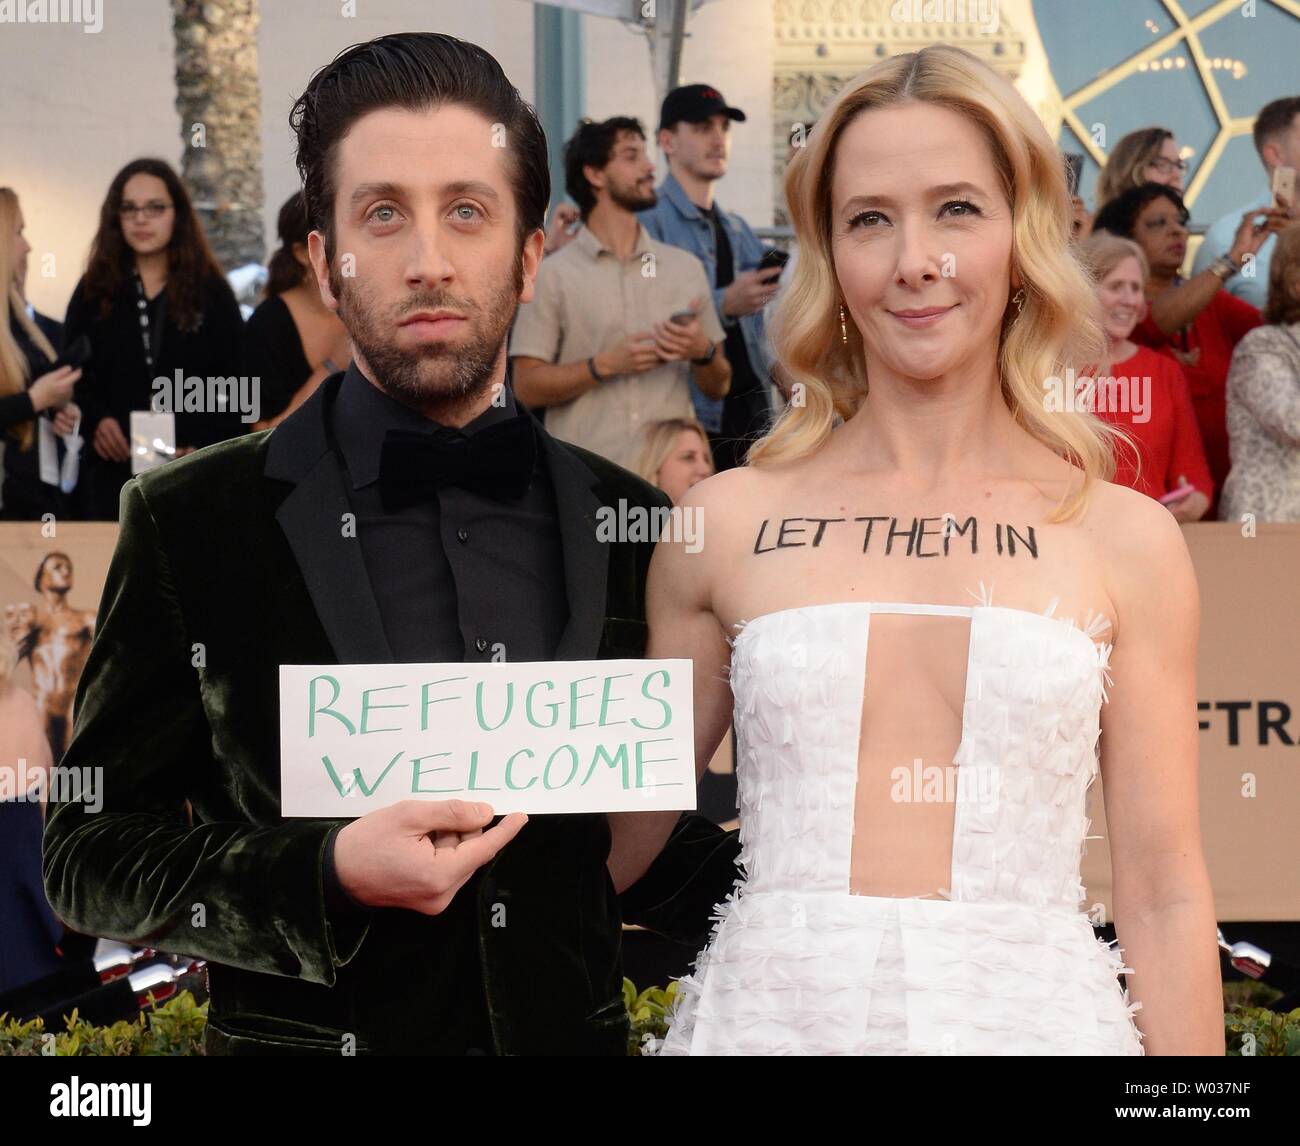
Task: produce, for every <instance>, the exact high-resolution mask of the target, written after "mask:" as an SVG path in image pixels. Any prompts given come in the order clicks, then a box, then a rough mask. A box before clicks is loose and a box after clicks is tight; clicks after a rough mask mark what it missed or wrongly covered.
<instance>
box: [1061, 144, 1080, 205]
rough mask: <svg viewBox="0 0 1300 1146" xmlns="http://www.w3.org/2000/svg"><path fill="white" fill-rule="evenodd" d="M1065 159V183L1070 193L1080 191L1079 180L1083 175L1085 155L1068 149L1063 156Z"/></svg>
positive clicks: (1075, 193) (1072, 194)
mask: <svg viewBox="0 0 1300 1146" xmlns="http://www.w3.org/2000/svg"><path fill="white" fill-rule="evenodd" d="M1062 158H1064V160H1065V183H1066V186H1067V187H1068V188H1069V191H1070V195H1071V196H1074V195H1077V194H1078V193H1079V180H1080V178H1081V177H1082V176H1083V156H1082V155H1080V154H1079V153H1078V152H1076V151H1067V152H1065V153H1064V155H1063V156H1062Z"/></svg>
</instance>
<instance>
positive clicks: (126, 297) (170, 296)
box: [63, 159, 255, 521]
mask: <svg viewBox="0 0 1300 1146" xmlns="http://www.w3.org/2000/svg"><path fill="white" fill-rule="evenodd" d="M243 325H244V323H243V316H242V315H241V314H240V311H239V305H238V303H237V302H236V301H235V296H234V293H233V292H232V291H231V289H230V286H229V284H228V283H227V282H226V280H225V277H224V276H223V275H222V273H221V268H220V267H219V266H218V265H217V262H216V260H215V259H214V258H213V255H212V251H211V250H210V249H209V247H208V243H207V239H206V238H205V237H204V234H203V228H202V225H201V224H200V222H199V219H198V216H197V215H196V214H195V213H194V208H193V206H192V205H191V203H190V197H189V194H188V193H187V192H186V190H185V187H184V184H182V183H181V181H180V178H179V177H178V176H177V175H176V173H175V172H174V171H173V170H172V169H171V167H170V166H169V165H168V164H166V163H164V162H163V161H162V160H161V159H137V160H134V161H133V162H131V163H128V164H127V165H126V166H125V167H124V168H122V170H121V171H119V172H118V173H117V175H116V176H115V177H114V179H113V182H112V184H111V186H110V187H109V189H108V195H107V197H106V198H105V199H104V204H103V207H102V208H101V210H100V218H99V230H98V232H97V233H96V235H95V239H94V243H93V244H92V246H91V251H90V260H89V264H88V266H87V268H86V273H85V275H84V276H83V278H82V279H81V281H80V282H79V283H78V284H77V286H76V289H75V290H74V291H73V293H72V299H71V301H70V302H69V303H68V314H67V320H66V322H65V323H64V331H63V338H64V345H65V346H70V345H71V344H72V343H73V342H74V341H75V340H76V339H77V337H78V336H79V335H81V334H87V335H89V337H90V341H91V344H92V348H93V349H92V351H91V356H90V359H89V361H88V362H87V363H86V365H85V367H84V368H83V369H84V373H83V377H82V379H81V382H80V383H79V385H78V386H77V401H78V403H79V404H80V406H81V408H82V411H83V427H82V435H83V436H84V437H85V438H86V441H87V448H86V450H85V451H84V454H85V459H84V464H83V467H82V468H83V473H82V480H81V482H80V484H79V487H78V488H79V490H80V491H81V498H80V504H81V509H82V512H83V515H84V516H85V517H86V518H87V519H89V520H93V521H116V520H117V509H118V496H119V494H120V492H121V489H122V485H123V483H124V482H125V481H126V480H127V478H128V477H130V476H131V464H130V463H131V447H130V445H129V443H128V437H129V435H130V426H131V413H132V411H148V410H152V409H163V410H170V411H171V412H173V413H174V414H175V416H176V422H175V425H176V442H175V446H176V453H177V455H178V456H179V455H183V454H187V453H190V452H191V451H192V450H194V449H197V448H199V447H201V446H206V445H210V444H211V443H213V442H219V441H222V440H224V439H226V438H231V437H234V436H236V435H238V434H241V433H243V432H245V431H246V430H247V428H248V424H247V423H251V422H252V421H253V420H255V419H254V418H252V417H249V418H248V419H247V422H246V421H245V420H244V417H243V415H244V414H245V413H247V411H243V410H241V409H240V404H239V403H238V402H237V401H233V400H230V398H229V395H228V392H227V391H226V390H224V389H220V390H218V391H217V396H218V397H220V398H222V399H223V400H222V401H220V402H218V401H213V400H212V397H213V393H214V387H213V386H212V385H211V380H213V379H234V380H236V382H238V380H240V379H241V378H242V377H243V375H244V355H243ZM178 376H179V378H180V379H182V380H183V381H184V382H186V383H188V381H189V380H191V379H198V380H199V381H200V383H202V385H200V386H196V387H193V388H192V393H193V394H197V395H198V400H196V401H191V395H190V394H182V399H183V400H182V402H181V403H180V404H178V403H177V402H176V401H175V398H176V388H175V386H174V383H175V380H176V378H177V377H178ZM239 392H240V391H239V390H236V393H239ZM156 400H158V404H155V401H156Z"/></svg>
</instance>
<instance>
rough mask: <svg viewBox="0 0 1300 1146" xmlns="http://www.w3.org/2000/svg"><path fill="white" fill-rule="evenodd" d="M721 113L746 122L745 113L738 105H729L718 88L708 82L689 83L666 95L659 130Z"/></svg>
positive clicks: (700, 121) (701, 120) (702, 120)
mask: <svg viewBox="0 0 1300 1146" xmlns="http://www.w3.org/2000/svg"><path fill="white" fill-rule="evenodd" d="M719 114H721V115H725V116H726V117H727V118H728V119H734V120H736V122H737V123H744V122H745V113H744V112H743V111H741V110H740V108H738V107H728V106H727V101H726V100H725V99H723V98H722V93H721V92H720V91H718V89H717V88H715V87H711V86H710V85H708V84H687V85H686V86H685V87H681V88H673V90H672V91H670V92H669V93H668V94H667V95H666V96H664V105H663V107H662V108H661V109H660V111H659V130H660V131H663V130H664V129H665V128H669V127H672V126H673V125H674V124H678V123H681V121H682V120H685V121H686V122H687V123H703V122H704V121H705V120H706V119H708V118H710V117H711V116H715V115H719Z"/></svg>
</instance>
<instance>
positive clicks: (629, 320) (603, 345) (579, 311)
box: [509, 117, 731, 469]
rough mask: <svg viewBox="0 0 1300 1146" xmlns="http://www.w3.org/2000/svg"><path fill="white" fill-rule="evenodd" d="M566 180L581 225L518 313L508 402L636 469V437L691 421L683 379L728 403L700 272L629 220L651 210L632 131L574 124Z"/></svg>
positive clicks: (720, 337) (725, 367)
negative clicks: (512, 397) (673, 421)
mask: <svg viewBox="0 0 1300 1146" xmlns="http://www.w3.org/2000/svg"><path fill="white" fill-rule="evenodd" d="M565 175H566V186H567V189H568V192H569V194H570V195H571V196H572V197H573V199H574V201H575V202H576V203H577V204H578V209H579V211H580V213H581V215H582V220H583V225H582V227H581V229H580V230H579V231H578V233H577V236H576V237H575V238H574V239H573V240H572V241H570V242H569V243H567V244H566V245H565V246H564V248H563V249H562V250H560V251H558V252H556V253H555V254H553V255H550V256H549V257H548V258H547V259H546V261H545V262H544V263H543V264H542V267H541V270H540V272H539V273H538V276H537V281H536V285H535V288H534V295H533V299H532V301H531V302H526V303H521V304H520V306H519V312H518V314H517V316H516V318H515V325H514V329H513V330H512V332H511V336H510V351H509V353H510V357H511V361H512V363H513V375H512V379H513V383H514V391H515V394H516V396H517V397H518V398H519V399H520V400H521V401H522V402H524V403H526V404H527V405H529V406H532V407H535V408H536V407H545V408H546V428H547V430H548V431H550V433H551V434H553V435H554V436H555V437H557V438H562V439H563V440H564V441H567V442H572V443H574V444H575V445H579V446H583V447H584V448H586V449H589V450H592V451H593V452H595V453H598V454H601V455H602V456H603V457H606V458H609V459H610V460H611V461H614V462H617V463H618V464H619V465H621V466H625V467H627V468H628V469H635V468H636V465H637V461H638V459H639V457H640V454H641V449H642V446H643V445H644V440H645V430H646V427H648V426H650V425H652V424H653V423H655V422H660V421H663V420H665V419H667V418H693V417H694V406H693V404H692V402H691V392H690V387H691V385H692V379H693V382H694V385H697V386H699V387H700V389H701V390H702V391H703V392H704V393H705V394H707V395H708V396H709V397H712V398H721V397H723V396H724V395H725V394H726V393H727V390H728V388H729V387H730V385H731V367H730V365H729V364H728V362H727V356H726V354H725V352H724V347H723V343H724V342H725V339H726V335H725V333H724V332H723V329H722V323H721V321H720V320H719V319H718V314H717V311H716V310H715V309H714V305H713V292H712V290H711V289H710V284H709V281H708V277H707V275H706V273H705V270H704V264H703V263H701V262H700V260H699V259H697V258H696V257H695V256H694V255H693V254H691V253H690V252H689V251H685V250H682V249H681V248H680V247H673V246H669V245H668V244H667V243H661V242H658V241H657V240H655V239H652V238H651V237H650V235H649V234H648V233H647V232H646V229H645V227H644V226H642V225H641V223H640V222H639V220H638V219H637V217H636V214H635V212H637V211H641V210H644V209H645V208H647V207H651V206H653V205H654V202H655V189H654V164H653V163H652V162H651V161H650V158H649V155H648V154H647V152H646V142H645V132H644V131H643V130H642V128H641V125H640V123H638V122H637V121H636V120H635V119H630V118H625V117H615V118H614V119H610V120H606V121H605V122H604V123H589V122H585V123H583V124H581V125H580V126H579V128H578V131H577V133H576V134H575V135H574V136H573V138H572V139H570V140H569V142H568V143H567V144H566V145H565ZM687 311H691V312H694V314H693V317H690V318H689V320H687V319H685V318H683V317H680V316H683V315H684V314H685V312H687ZM674 315H678V316H679V320H678V321H673V320H672V319H673V316H674ZM692 367H693V368H694V369H693V370H692Z"/></svg>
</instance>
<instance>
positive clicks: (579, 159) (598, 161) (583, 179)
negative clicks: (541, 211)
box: [564, 115, 645, 219]
mask: <svg viewBox="0 0 1300 1146" xmlns="http://www.w3.org/2000/svg"><path fill="white" fill-rule="evenodd" d="M625 132H626V133H629V134H631V135H639V136H640V137H641V138H642V139H645V128H644V127H642V126H641V121H640V120H639V119H632V118H631V117H630V116H626V115H616V116H614V117H613V118H611V119H607V120H605V121H604V122H602V123H595V122H593V121H592V120H590V119H584V120H583V121H582V122H581V123H579V124H578V130H577V131H575V132H574V133H573V135H572V137H571V138H570V139H569V140H568V142H567V143H565V145H564V187H565V190H566V191H568V193H569V198H570V199H572V200H573V201H574V202H575V203H576V204H577V205H578V211H579V212H580V213H581V214H582V217H583V218H584V219H585V218H586V217H587V216H588V215H590V214H591V210H592V208H593V207H595V206H596V193H595V192H594V191H593V190H592V187H591V184H590V183H588V182H587V176H586V175H585V174H584V172H583V170H582V169H583V168H584V167H599V168H603V167H604V166H605V165H606V164H607V163H609V160H610V156H612V155H613V154H614V145H615V144H616V143H617V142H618V137H619V136H620V135H622V134H623V133H625Z"/></svg>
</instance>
